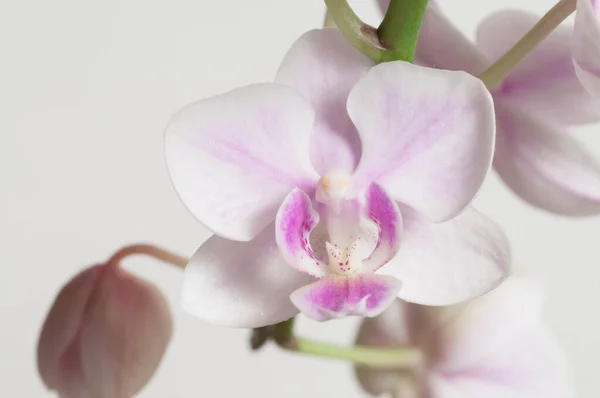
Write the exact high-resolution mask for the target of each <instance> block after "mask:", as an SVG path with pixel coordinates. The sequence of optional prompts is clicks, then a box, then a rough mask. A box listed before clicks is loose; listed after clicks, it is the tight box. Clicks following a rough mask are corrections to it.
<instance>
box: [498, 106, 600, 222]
mask: <svg viewBox="0 0 600 398" xmlns="http://www.w3.org/2000/svg"><path fill="white" fill-rule="evenodd" d="M496 112H497V117H498V139H497V143H496V153H495V158H494V167H495V168H496V170H497V171H498V173H499V174H500V176H501V177H502V179H503V180H504V182H506V184H507V185H508V186H509V187H510V188H511V189H512V190H513V191H514V192H515V193H516V194H517V195H519V196H521V197H522V198H523V199H525V200H526V201H527V202H529V203H531V204H533V205H534V206H537V207H540V208H542V209H545V210H548V211H551V212H554V213H558V214H562V215H568V216H589V215H593V214H598V213H600V165H599V164H598V162H597V161H596V160H595V159H594V157H593V156H592V155H591V154H589V153H588V152H587V151H586V150H585V149H584V148H583V146H582V145H580V144H579V143H578V142H577V141H576V140H575V139H574V138H573V137H571V136H569V135H568V134H566V133H563V132H561V131H556V130H554V129H552V128H550V127H548V126H546V125H544V124H542V123H541V122H539V121H537V120H535V119H533V118H531V117H528V116H527V115H525V114H524V113H522V112H521V111H520V110H519V109H516V108H514V107H506V106H502V105H500V104H498V106H497V107H496Z"/></svg>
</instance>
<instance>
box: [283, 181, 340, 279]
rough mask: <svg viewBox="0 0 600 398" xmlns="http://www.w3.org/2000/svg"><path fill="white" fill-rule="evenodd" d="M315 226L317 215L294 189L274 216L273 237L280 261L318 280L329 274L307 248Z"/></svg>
mask: <svg viewBox="0 0 600 398" xmlns="http://www.w3.org/2000/svg"><path fill="white" fill-rule="evenodd" d="M318 223H319V214H318V213H317V212H316V211H315V209H313V206H312V201H311V200H310V197H309V196H308V195H307V194H306V193H304V192H303V191H301V190H300V189H298V188H294V189H293V190H292V192H290V193H289V195H288V196H287V197H286V198H285V200H284V201H283V203H282V204H281V207H280V208H279V211H278V212H277V220H276V221H275V237H276V241H277V246H279V249H280V251H281V254H282V256H283V258H284V259H285V260H286V261H287V263H288V264H289V265H290V266H291V267H293V268H295V269H297V270H298V271H302V272H304V273H305V274H308V275H311V276H314V277H317V278H320V277H323V276H325V275H327V274H328V273H329V271H328V269H327V265H326V264H325V263H323V262H322V261H321V259H320V258H319V257H318V256H317V255H316V254H315V252H314V251H313V249H312V247H311V245H310V236H311V232H312V231H313V229H314V228H315V227H316V226H317V224H318Z"/></svg>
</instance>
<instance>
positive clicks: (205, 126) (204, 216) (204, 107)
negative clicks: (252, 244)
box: [165, 83, 318, 240]
mask: <svg viewBox="0 0 600 398" xmlns="http://www.w3.org/2000/svg"><path fill="white" fill-rule="evenodd" d="M313 120H314V112H313V110H312V109H311V107H310V105H309V104H308V102H307V101H306V100H305V99H304V98H303V97H302V95H300V94H299V93H297V92H295V91H293V90H292V89H290V88H287V87H285V86H282V85H278V84H274V83H272V84H256V85H253V86H248V87H244V88H240V89H237V90H234V91H231V92H229V93H227V94H223V95H219V96H217V97H213V98H209V99H205V100H202V101H199V102H196V103H194V104H192V105H189V106H188V107H186V108H184V109H182V110H181V111H179V112H178V113H177V114H175V116H173V118H172V119H171V121H170V122H169V125H168V127H167V132H166V134H165V151H166V159H167V166H168V168H169V172H170V174H171V179H172V181H173V185H174V186H175V189H176V190H177V192H178V194H179V196H180V197H181V199H182V200H183V202H184V203H185V204H186V205H187V207H188V208H189V209H190V211H191V212H192V213H193V214H194V215H195V216H196V217H197V218H198V219H199V220H200V221H201V222H202V223H203V224H204V225H206V226H207V227H208V228H209V229H211V230H212V231H214V232H215V233H216V234H217V235H220V236H223V237H226V238H229V239H233V240H250V239H252V238H254V237H255V236H256V235H257V234H258V233H259V232H260V231H261V230H262V229H263V228H264V227H265V226H266V225H267V224H269V223H271V222H272V221H273V220H274V219H275V214H276V213H277V208H278V207H279V205H280V203H281V201H282V200H283V198H284V197H285V195H287V193H288V192H289V191H290V189H292V188H293V187H295V186H300V187H303V188H305V189H308V190H310V189H311V188H314V184H315V182H316V180H317V179H318V176H317V175H316V173H315V172H314V170H313V169H312V166H311V164H310V160H309V140H310V134H311V130H312V123H313Z"/></svg>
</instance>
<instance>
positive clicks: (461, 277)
mask: <svg viewBox="0 0 600 398" xmlns="http://www.w3.org/2000/svg"><path fill="white" fill-rule="evenodd" d="M401 211H402V216H403V222H404V234H403V237H402V247H401V248H400V252H399V253H398V255H397V256H396V257H395V258H394V259H393V260H392V261H391V262H390V263H388V264H387V265H386V266H384V267H383V268H381V269H380V270H379V272H380V273H381V274H388V275H392V276H395V277H396V278H398V279H400V280H401V281H402V290H401V291H400V294H399V296H398V297H400V298H401V299H404V300H406V301H409V302H414V303H419V304H425V305H450V304H455V303H459V302H462V301H466V300H469V299H473V298H475V297H478V296H481V295H482V294H484V293H487V292H488V291H490V290H492V289H493V288H495V287H496V286H498V285H499V284H500V283H501V282H502V281H503V280H504V279H505V278H506V277H507V276H508V274H509V270H510V268H511V258H510V251H509V247H508V242H507V240H506V237H505V236H504V233H503V232H502V230H501V229H500V227H499V226H498V225H496V224H495V223H494V222H493V221H491V220H490V219H488V218H487V217H485V216H483V215H482V214H481V213H479V212H477V211H476V210H475V209H473V208H467V209H465V211H464V212H462V213H461V214H459V215H458V216H457V217H456V218H454V219H452V220H450V221H446V222H444V223H441V224H437V223H432V222H429V221H427V220H426V219H425V218H424V217H423V216H421V215H419V214H418V213H417V212H415V211H410V210H409V209H406V210H405V209H404V208H402V209H401Z"/></svg>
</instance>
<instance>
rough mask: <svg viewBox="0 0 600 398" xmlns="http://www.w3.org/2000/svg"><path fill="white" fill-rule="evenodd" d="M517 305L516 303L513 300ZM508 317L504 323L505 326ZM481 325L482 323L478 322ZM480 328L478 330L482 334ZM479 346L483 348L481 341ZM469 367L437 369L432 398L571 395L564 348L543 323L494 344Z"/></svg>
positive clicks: (553, 397)
mask: <svg viewBox="0 0 600 398" xmlns="http://www.w3.org/2000/svg"><path fill="white" fill-rule="evenodd" d="M515 304H517V305H518V303H515ZM508 323H510V320H507V322H506V323H505V324H504V326H506V325H507V324H508ZM478 325H483V324H478ZM484 333H485V332H484V331H481V332H480V334H482V335H483V334H484ZM483 339H484V338H483V337H481V340H483ZM479 347H481V348H486V347H484V346H483V345H480V346H479ZM494 348H495V349H494V350H493V351H490V350H489V349H488V350H487V355H486V356H482V357H481V361H480V362H479V363H477V364H473V366H472V367H470V368H465V369H461V370H460V371H457V372H440V371H438V372H436V373H434V376H433V377H432V378H431V379H430V388H431V390H432V391H431V396H432V397H434V398H437V397H440V398H480V397H485V398H570V397H573V396H574V391H573V390H574V389H573V380H572V376H571V372H570V368H569V366H568V363H567V360H566V358H565V355H564V352H563V351H562V349H561V347H560V346H559V344H558V342H557V341H556V339H555V338H554V337H553V336H552V335H551V334H550V333H549V331H548V330H547V329H546V328H545V327H544V326H542V325H538V326H536V327H533V328H529V329H525V330H522V331H521V332H520V333H518V334H515V335H513V336H512V338H510V339H508V340H506V341H504V342H503V344H502V345H501V346H495V347H494Z"/></svg>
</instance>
